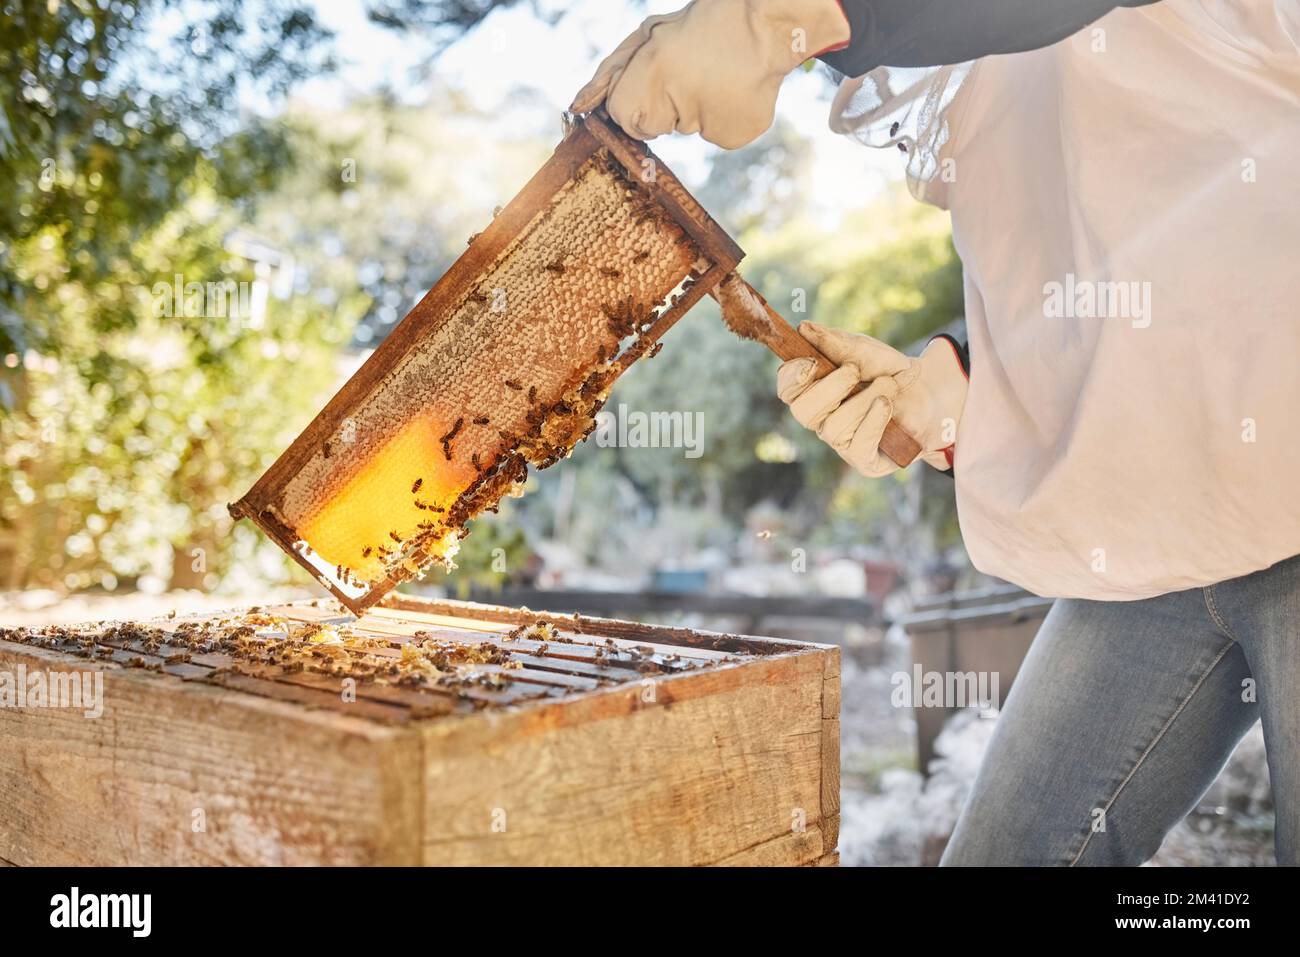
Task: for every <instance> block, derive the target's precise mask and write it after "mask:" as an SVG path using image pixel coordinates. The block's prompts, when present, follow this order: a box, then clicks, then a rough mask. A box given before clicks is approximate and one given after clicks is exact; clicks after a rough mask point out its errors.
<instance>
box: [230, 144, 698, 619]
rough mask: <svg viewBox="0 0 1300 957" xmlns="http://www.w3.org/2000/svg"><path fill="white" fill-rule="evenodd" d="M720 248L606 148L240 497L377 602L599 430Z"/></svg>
mask: <svg viewBox="0 0 1300 957" xmlns="http://www.w3.org/2000/svg"><path fill="white" fill-rule="evenodd" d="M472 250H473V245H472V244H471V251H472ZM468 255H470V252H467V253H466V256H468ZM704 261H705V260H702V258H701V251H700V250H699V248H698V247H697V246H696V244H695V242H694V241H693V240H692V239H691V237H690V236H689V235H688V234H687V233H686V232H685V231H684V230H683V229H682V227H681V226H680V225H679V224H678V222H677V221H676V220H674V219H673V218H672V217H671V216H669V215H666V214H665V213H664V211H663V210H662V208H661V207H660V206H659V205H658V204H657V203H656V202H655V201H654V199H653V198H652V197H651V196H650V194H649V193H648V191H647V190H646V189H645V188H643V187H642V186H641V185H640V184H639V183H638V182H637V180H636V177H635V176H633V175H630V174H629V173H628V171H627V169H626V167H625V166H624V165H623V164H622V163H620V162H619V161H618V160H617V159H616V158H615V157H614V156H612V155H611V154H610V152H609V151H608V150H607V149H598V150H595V151H594V152H592V153H591V155H590V156H589V157H588V158H587V159H586V160H585V162H583V163H582V164H581V165H580V166H579V167H578V168H577V169H576V171H575V172H574V174H573V175H572V176H571V177H570V178H569V179H568V180H567V182H565V183H564V184H563V185H562V186H560V187H559V188H558V189H556V190H555V191H554V193H553V194H552V195H551V196H550V198H549V202H547V203H545V204H541V205H540V206H539V208H538V209H537V210H536V211H535V213H534V214H533V215H532V217H531V218H530V219H529V220H528V221H527V223H526V225H525V226H524V227H523V228H522V229H520V230H519V231H518V232H517V233H516V234H515V235H514V236H513V238H512V239H511V240H510V241H509V242H508V243H507V244H506V245H505V246H504V248H503V249H502V250H501V252H500V253H499V254H498V255H497V256H496V257H495V259H494V260H493V261H492V262H491V263H490V264H488V265H487V266H486V268H484V269H482V270H481V271H480V272H479V273H478V274H477V276H476V278H475V280H474V281H473V282H472V283H468V284H466V287H465V288H464V289H462V290H461V291H460V292H459V293H458V295H457V298H456V299H455V300H454V301H452V302H451V303H450V304H449V305H448V306H447V307H446V309H445V313H444V314H443V315H439V316H437V317H435V320H434V321H433V322H427V317H422V321H425V322H427V326H426V327H425V332H423V333H422V334H421V335H420V336H419V337H418V338H417V339H416V340H415V341H414V342H413V343H412V344H411V345H410V346H409V347H408V348H407V349H406V351H405V352H404V353H403V354H402V355H401V356H400V358H398V359H397V360H396V361H395V362H393V363H392V364H391V366H390V367H389V368H387V370H386V371H385V372H384V374H383V375H382V376H381V377H380V378H379V379H378V380H377V381H376V382H375V383H374V384H373V385H372V386H371V387H369V388H368V390H367V391H365V392H364V394H360V395H356V396H354V397H353V398H352V401H351V403H350V405H349V407H348V408H347V410H346V415H343V416H342V417H341V418H338V419H337V421H334V422H331V423H330V427H329V431H328V432H327V433H326V434H324V435H323V437H320V436H318V438H319V439H320V441H318V442H316V443H315V445H314V447H312V448H311V449H310V451H309V452H308V453H307V454H306V455H305V456H303V457H301V459H300V460H299V461H298V462H297V467H296V468H295V470H294V471H293V472H292V474H290V475H288V476H287V477H285V478H283V479H282V480H281V481H278V482H277V483H276V485H275V487H274V488H273V489H271V491H270V494H269V495H268V496H266V497H264V498H263V500H262V501H261V502H259V503H258V504H257V507H256V508H255V509H254V508H253V507H251V506H245V503H242V502H241V503H239V504H238V505H236V506H233V507H232V511H234V512H235V513H236V514H245V515H252V516H253V517H255V518H256V519H257V520H258V521H259V524H262V525H263V527H264V528H267V529H268V530H270V531H272V532H273V535H274V536H275V537H277V538H278V539H279V540H280V543H281V544H282V545H285V546H287V547H291V548H293V549H294V550H295V551H296V552H297V553H298V557H299V560H300V561H304V564H309V567H311V568H313V569H314V571H316V572H317V573H318V577H322V578H323V580H327V584H331V585H332V586H334V590H335V593H336V594H338V595H339V596H340V597H341V598H343V599H344V600H348V599H350V598H356V597H358V596H366V597H365V600H363V601H362V602H361V605H365V604H369V603H370V602H371V601H372V600H374V599H376V598H377V597H378V596H379V595H382V594H383V593H384V592H386V591H388V590H389V589H391V588H392V587H393V586H395V585H396V584H397V583H399V582H401V581H404V580H407V579H409V578H411V577H413V576H415V575H417V574H419V573H420V572H421V571H422V570H423V569H424V568H425V567H426V566H427V565H429V564H431V563H433V562H436V561H441V562H443V563H445V564H449V563H450V560H451V557H452V556H453V555H454V553H455V549H456V546H457V542H458V541H459V539H460V538H461V536H462V535H463V534H464V533H465V525H466V523H467V522H468V521H469V520H470V519H471V518H473V517H474V516H475V515H477V514H479V513H481V512H482V511H484V510H486V509H495V508H496V506H497V504H498V502H499V501H500V499H501V497H502V496H503V495H505V494H507V493H508V492H510V491H511V490H512V489H513V488H514V487H516V486H517V485H518V484H519V483H520V482H522V481H523V479H524V477H525V474H526V471H527V468H528V466H530V465H532V466H534V467H538V468H544V467H546V466H547V465H550V464H552V463H554V462H555V461H557V460H559V459H560V458H561V457H563V456H565V455H567V454H569V452H570V451H571V450H572V448H573V446H574V445H575V444H576V443H577V442H579V441H580V440H581V439H582V438H584V437H585V436H586V435H587V434H589V433H590V432H591V431H592V429H593V428H594V426H595V415H596V412H597V411H598V410H599V409H600V407H601V405H602V404H603V402H604V401H605V398H606V397H607V395H608V392H609V388H610V386H611V385H612V383H613V382H614V380H615V379H616V378H617V377H618V376H619V375H620V374H621V373H622V372H623V371H624V370H625V369H626V368H627V367H628V365H630V364H631V362H632V361H634V360H635V359H636V358H638V357H639V356H640V355H641V354H642V353H643V352H644V351H645V350H646V348H648V346H649V344H650V343H649V342H648V341H647V340H646V336H645V334H646V332H647V330H649V329H651V327H652V326H653V324H654V323H655V321H656V320H657V319H658V318H660V317H661V316H662V314H663V312H664V310H665V308H666V307H668V306H669V305H670V303H671V301H672V299H673V295H674V293H675V292H676V291H679V290H681V289H682V288H689V286H690V284H692V283H694V282H695V281H696V280H697V279H698V278H699V272H698V271H697V265H698V264H701V263H702V262H704ZM453 269H455V267H453ZM437 288H438V287H435V291H436V290H437ZM431 296H432V293H431ZM419 310H420V306H417V307H416V310H413V313H412V316H408V318H407V319H406V320H405V321H404V324H405V323H409V322H411V321H412V318H413V316H414V314H415V313H416V312H418V311H419ZM399 328H400V327H399ZM395 334H396V333H395ZM347 392H348V387H347V386H345V387H344V391H343V392H341V393H340V395H344V394H346V393H347ZM336 401H337V399H336ZM299 441H300V442H301V441H302V440H301V439H300V440H299ZM277 464H278V463H277ZM268 474H269V473H268ZM264 481H265V479H264ZM251 495H252V493H250V497H251Z"/></svg>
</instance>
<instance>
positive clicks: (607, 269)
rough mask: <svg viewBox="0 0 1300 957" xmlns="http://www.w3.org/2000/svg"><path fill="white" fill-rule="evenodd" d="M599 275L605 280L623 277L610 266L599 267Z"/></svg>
mask: <svg viewBox="0 0 1300 957" xmlns="http://www.w3.org/2000/svg"><path fill="white" fill-rule="evenodd" d="M600 274H601V275H602V276H604V277H605V278H607V279H619V278H621V277H622V275H623V273H622V272H620V271H619V270H617V269H615V268H614V267H612V266H601V267H600Z"/></svg>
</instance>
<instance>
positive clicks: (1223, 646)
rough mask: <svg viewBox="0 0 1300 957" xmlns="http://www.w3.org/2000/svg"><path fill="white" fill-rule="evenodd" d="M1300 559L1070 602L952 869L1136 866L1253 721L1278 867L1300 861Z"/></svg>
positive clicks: (986, 779)
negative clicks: (1127, 596) (1139, 597)
mask: <svg viewBox="0 0 1300 957" xmlns="http://www.w3.org/2000/svg"><path fill="white" fill-rule="evenodd" d="M1298 696H1300V556H1297V557H1296V558H1291V559H1288V560H1287V561H1284V562H1279V563H1278V564H1277V565H1274V566H1273V567H1271V568H1267V569H1265V570H1264V571H1261V572H1256V573H1254V574H1252V575H1246V576H1244V577H1242V578H1235V579H1232V580H1231V581H1226V582H1221V583H1219V584H1217V585H1212V586H1210V587H1208V588H1193V589H1189V590H1187V591H1180V592H1174V593H1172V594H1168V595H1161V596H1159V597H1158V598H1148V599H1145V600H1143V601H1134V602H1099V601H1083V600H1079V599H1061V600H1059V601H1057V602H1056V604H1055V605H1054V606H1053V607H1052V610H1051V612H1050V613H1049V614H1048V616H1047V619H1046V621H1044V622H1043V626H1042V628H1041V629H1040V631H1039V633H1038V636H1037V637H1036V638H1035V639H1034V642H1033V645H1032V646H1031V647H1030V649H1029V654H1028V655H1027V656H1026V657H1025V661H1024V664H1023V666H1022V667H1021V670H1020V673H1019V675H1018V676H1017V678H1016V681H1015V685H1014V686H1013V687H1012V689H1011V691H1010V693H1009V694H1008V695H1007V700H1006V704H1005V707H1004V708H1003V711H1002V714H1001V716H1000V717H999V718H998V723H997V727H996V729H995V730H994V733H993V738H992V740H991V741H990V743H989V749H988V752H987V754H986V755H985V758H984V763H983V765H982V766H981V768H980V772H979V774H978V775H977V777H976V780H975V785H974V789H973V790H972V792H971V795H970V798H969V799H968V800H967V803H966V807H965V809H964V810H963V811H962V813H961V817H960V819H959V820H958V822H957V827H956V830H955V831H954V833H953V836H952V840H951V841H950V842H949V844H948V849H947V851H945V853H944V855H943V861H942V863H943V864H945V865H999V864H1008V865H1011V864H1031V865H1046V864H1060V865H1070V866H1074V865H1136V864H1141V863H1142V862H1143V861H1146V860H1148V859H1149V858H1150V857H1151V856H1152V855H1154V854H1155V852H1156V851H1157V850H1158V849H1159V847H1160V842H1161V841H1162V840H1164V837H1165V835H1166V834H1167V833H1168V832H1169V829H1170V828H1172V827H1173V826H1174V825H1175V824H1177V823H1178V822H1179V821H1180V820H1182V818H1183V817H1184V816H1185V815H1186V814H1187V813H1188V812H1189V811H1190V810H1191V809H1192V808H1193V807H1195V805H1196V803H1197V801H1198V800H1199V799H1200V797H1201V795H1202V794H1204V793H1205V791H1206V789H1207V788H1209V786H1210V784H1211V782H1213V780H1214V778H1215V776H1216V775H1217V774H1218V773H1219V771H1220V770H1221V769H1222V767H1223V765H1224V763H1225V762H1226V761H1227V760H1228V757H1229V755H1230V754H1231V753H1232V749H1233V747H1234V746H1235V745H1236V744H1237V742H1238V741H1239V740H1240V739H1241V737H1242V735H1244V734H1245V733H1246V732H1247V731H1248V730H1250V728H1251V727H1252V726H1253V725H1254V723H1255V722H1256V721H1258V720H1261V719H1262V720H1263V722H1264V744H1265V747H1266V749H1267V752H1268V768H1269V775H1270V778H1271V781H1272V787H1273V802H1274V805H1275V806H1276V814H1277V825H1276V846H1277V859H1278V863H1279V864H1290V865H1295V864H1296V863H1298V859H1297V855H1298V854H1300V700H1297V698H1298Z"/></svg>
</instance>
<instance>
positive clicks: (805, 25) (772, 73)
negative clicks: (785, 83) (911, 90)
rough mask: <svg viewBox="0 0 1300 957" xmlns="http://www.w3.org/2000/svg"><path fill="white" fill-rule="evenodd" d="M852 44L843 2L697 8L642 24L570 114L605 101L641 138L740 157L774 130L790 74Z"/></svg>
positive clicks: (739, 2) (768, 0) (713, 3)
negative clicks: (675, 139) (710, 147)
mask: <svg viewBox="0 0 1300 957" xmlns="http://www.w3.org/2000/svg"><path fill="white" fill-rule="evenodd" d="M848 41H849V24H848V21H847V20H846V19H845V18H844V12H843V10H842V9H841V8H840V5H839V3H838V2H837V0H693V2H691V3H688V4H687V5H686V6H684V7H683V8H682V9H680V10H678V11H677V12H676V13H669V14H664V15H660V16H654V17H649V18H648V19H646V20H645V21H644V22H643V23H642V24H641V26H640V27H638V28H637V29H636V31H635V32H634V33H633V34H632V35H631V36H629V37H628V38H627V39H626V40H624V41H623V42H622V43H620V44H619V45H618V47H617V48H616V49H615V50H614V52H613V53H611V54H610V55H609V56H607V57H606V58H605V59H604V61H602V62H601V64H600V66H599V68H597V70H596V75H595V76H594V77H592V79H591V81H590V82H589V83H588V84H587V85H586V86H584V87H583V88H582V89H581V90H580V91H578V95H577V97H576V98H575V99H574V101H573V105H572V106H570V107H569V110H570V111H571V112H573V113H589V112H591V111H592V110H594V109H596V108H597V107H599V106H600V105H601V103H604V104H605V106H606V109H607V110H608V111H609V115H610V116H611V117H612V118H613V120H614V122H615V123H617V124H618V125H619V126H621V127H622V128H623V129H624V130H625V131H626V132H627V133H628V134H629V135H630V136H634V137H636V138H637V139H642V140H648V139H653V138H654V137H656V136H660V135H662V134H664V133H669V132H672V131H673V130H676V131H677V132H678V133H699V134H700V135H701V136H702V137H704V138H705V139H706V140H708V141H709V142H710V143H716V144H717V145H718V146H721V147H723V148H724V149H735V148H737V147H739V146H744V145H745V144H746V143H748V142H750V141H751V140H753V139H754V138H755V137H757V136H758V135H759V134H760V133H762V132H763V131H764V130H766V129H767V128H768V127H769V126H771V125H772V117H773V115H774V114H775V111H776V94H777V91H778V90H779V89H780V86H781V81H782V80H783V79H785V76H786V74H787V73H789V72H790V71H791V70H793V69H794V68H795V67H797V66H798V65H799V64H800V63H802V62H803V61H804V60H807V59H808V58H809V57H812V56H815V55H817V54H819V53H823V52H825V51H826V50H830V49H836V48H838V47H841V46H843V45H844V44H846V43H848Z"/></svg>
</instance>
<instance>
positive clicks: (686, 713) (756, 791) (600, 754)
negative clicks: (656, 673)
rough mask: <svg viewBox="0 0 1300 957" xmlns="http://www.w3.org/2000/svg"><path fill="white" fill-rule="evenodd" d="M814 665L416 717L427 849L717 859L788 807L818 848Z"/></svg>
mask: <svg viewBox="0 0 1300 957" xmlns="http://www.w3.org/2000/svg"><path fill="white" fill-rule="evenodd" d="M824 671H825V664H824V655H823V654H822V653H820V652H817V651H810V652H808V653H807V654H802V655H789V656H782V657H774V658H767V659H762V660H756V661H752V662H748V663H746V664H745V665H744V666H738V665H736V666H727V665H724V666H720V667H717V668H712V669H707V670H702V671H698V672H692V673H689V674H684V675H674V676H670V677H666V678H660V679H658V680H652V681H650V682H649V683H648V684H647V685H645V686H637V685H634V686H631V687H628V686H624V687H621V688H614V689H609V690H606V691H604V692H601V693H599V694H594V695H587V696H584V697H582V698H577V699H571V700H569V701H568V702H565V703H564V704H562V705H561V704H558V703H556V704H545V705H541V706H538V707H534V708H530V709H526V710H519V711H511V712H493V713H486V714H483V715H480V716H478V717H477V718H476V719H475V720H474V721H473V722H466V723H461V724H459V725H458V726H456V727H455V728H452V727H451V726H449V725H447V724H445V723H438V722H433V723H429V724H426V725H424V726H422V728H421V731H422V734H423V738H424V748H425V751H424V753H425V762H426V765H425V788H424V790H425V795H426V804H425V813H426V839H425V848H424V852H425V863H428V864H520V863H528V864H579V865H600V864H618V863H628V862H629V861H630V860H635V861H636V862H637V863H642V864H673V865H681V864H713V863H720V862H724V861H726V860H727V859H729V858H732V857H734V856H735V855H737V854H739V853H741V852H742V851H745V850H746V849H749V848H754V847H756V846H758V845H760V844H763V843H765V842H768V841H771V840H773V839H775V838H779V837H781V836H783V835H785V834H787V833H789V832H790V829H791V822H792V820H793V819H794V815H795V814H796V813H797V812H802V813H803V815H804V816H805V817H806V820H807V821H808V826H807V830H808V831H809V832H812V833H811V836H807V835H805V836H804V837H802V838H801V839H800V841H799V842H798V843H799V845H800V846H801V847H803V848H804V852H803V853H805V854H806V857H807V858H808V859H811V858H813V857H816V856H820V855H821V854H822V853H823V847H822V844H823V841H822V839H821V836H820V821H819V820H818V818H819V815H820V805H821V780H822V734H823V719H822V706H823V704H822V691H823V684H824ZM647 698H648V699H649V700H647ZM629 848H635V849H636V850H635V852H634V854H633V855H631V856H629ZM792 856H793V855H792ZM799 862H800V861H798V860H793V859H792V860H789V861H787V863H799Z"/></svg>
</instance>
